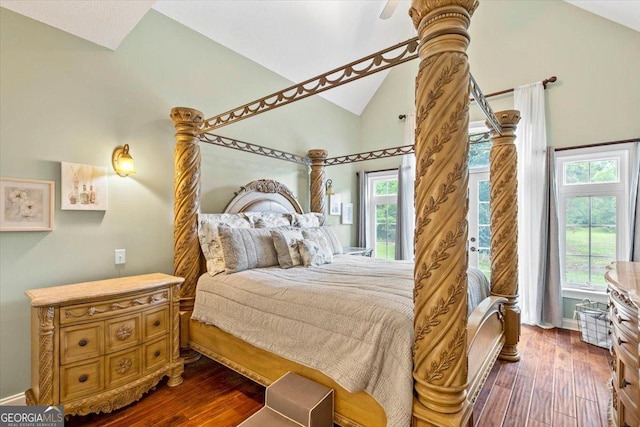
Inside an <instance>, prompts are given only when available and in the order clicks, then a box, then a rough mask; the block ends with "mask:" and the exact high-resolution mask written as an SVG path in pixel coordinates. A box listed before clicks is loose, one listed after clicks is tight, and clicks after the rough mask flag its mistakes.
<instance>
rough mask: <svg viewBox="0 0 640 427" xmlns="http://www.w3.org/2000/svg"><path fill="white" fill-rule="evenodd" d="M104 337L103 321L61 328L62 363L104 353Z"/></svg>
mask: <svg viewBox="0 0 640 427" xmlns="http://www.w3.org/2000/svg"><path fill="white" fill-rule="evenodd" d="M103 337H104V326H103V324H102V322H94V323H87V324H84V325H79V326H68V327H66V328H62V329H61V330H60V349H61V352H60V363H62V364H67V363H72V362H77V361H79V360H86V359H90V358H92V357H97V356H100V355H102V353H103V348H104V347H103V342H104V338H103Z"/></svg>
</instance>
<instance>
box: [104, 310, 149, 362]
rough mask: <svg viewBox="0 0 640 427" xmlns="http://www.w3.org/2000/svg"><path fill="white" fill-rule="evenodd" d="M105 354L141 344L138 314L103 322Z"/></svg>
mask: <svg viewBox="0 0 640 427" xmlns="http://www.w3.org/2000/svg"><path fill="white" fill-rule="evenodd" d="M105 330H106V331H107V342H106V348H107V353H112V352H114V351H118V350H124V349H125V348H129V347H132V346H134V345H138V344H140V343H141V342H142V328H141V327H140V314H135V315H131V316H123V317H117V318H115V319H110V320H107V321H105Z"/></svg>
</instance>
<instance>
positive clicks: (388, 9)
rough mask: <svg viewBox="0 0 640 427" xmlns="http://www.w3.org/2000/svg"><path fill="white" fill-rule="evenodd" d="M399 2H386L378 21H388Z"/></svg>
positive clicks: (393, 0) (397, 0)
mask: <svg viewBox="0 0 640 427" xmlns="http://www.w3.org/2000/svg"><path fill="white" fill-rule="evenodd" d="M399 1H400V0H387V4H385V5H384V9H382V12H381V13H380V19H389V18H391V16H392V15H393V12H394V11H395V10H396V7H397V6H398V2H399Z"/></svg>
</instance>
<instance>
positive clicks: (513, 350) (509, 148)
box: [490, 110, 520, 362]
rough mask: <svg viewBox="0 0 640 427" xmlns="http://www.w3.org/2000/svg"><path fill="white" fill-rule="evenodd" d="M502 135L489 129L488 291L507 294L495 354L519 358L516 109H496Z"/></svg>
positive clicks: (517, 115)
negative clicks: (502, 340)
mask: <svg viewBox="0 0 640 427" xmlns="http://www.w3.org/2000/svg"><path fill="white" fill-rule="evenodd" d="M496 118H497V119H498V121H499V122H500V127H501V131H502V135H500V134H498V133H497V132H495V131H492V132H491V142H492V144H491V153H490V164H491V171H490V175H491V178H490V179H491V199H490V200H491V201H490V211H491V294H492V295H496V296H502V297H505V298H507V300H508V302H507V303H506V304H505V307H504V326H505V340H506V341H505V344H504V347H503V348H502V351H501V352H500V356H499V358H500V359H502V360H507V361H511V362H517V361H518V360H520V354H519V353H518V347H517V345H518V341H519V339H520V308H519V307H518V305H517V299H518V181H517V179H516V177H517V172H518V164H517V162H518V157H517V153H516V146H515V144H514V141H515V139H516V135H515V130H516V126H517V124H518V122H519V121H520V112H519V111H516V110H508V111H501V112H499V113H496Z"/></svg>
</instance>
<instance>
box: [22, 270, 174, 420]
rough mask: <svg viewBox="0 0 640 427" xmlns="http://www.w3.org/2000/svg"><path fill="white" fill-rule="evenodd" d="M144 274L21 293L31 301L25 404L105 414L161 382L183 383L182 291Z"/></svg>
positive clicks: (170, 280) (166, 279)
mask: <svg viewBox="0 0 640 427" xmlns="http://www.w3.org/2000/svg"><path fill="white" fill-rule="evenodd" d="M183 281H184V279H182V278H180V277H174V276H169V275H167V274H161V273H156V274H146V275H142V276H132V277H123V278H118V279H110V280H101V281H96V282H87V283H78V284H73V285H66V286H56V287H51V288H43V289H33V290H30V291H26V294H27V296H28V297H29V299H30V300H31V388H30V389H29V390H27V391H26V393H25V395H26V399H27V404H29V405H63V406H64V410H65V414H66V415H75V414H79V415H85V414H88V413H91V412H95V413H98V412H111V411H113V410H115V409H118V408H121V407H123V406H125V405H128V404H130V403H132V402H134V401H136V400H138V399H140V398H141V397H142V395H143V394H144V393H146V392H147V391H148V390H149V389H150V388H152V387H153V386H155V385H156V384H157V383H158V382H159V381H160V379H161V378H162V377H164V376H165V375H168V376H169V381H168V383H167V385H169V386H170V387H174V386H177V385H179V384H181V383H182V372H183V370H184V362H183V360H182V359H181V358H180V354H179V352H180V350H179V325H178V318H179V299H180V292H179V291H180V284H181V283H182V282H183Z"/></svg>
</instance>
